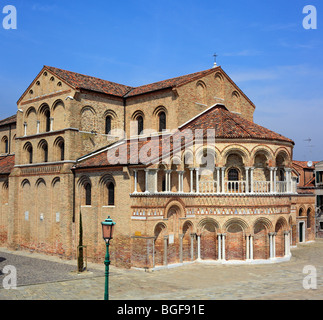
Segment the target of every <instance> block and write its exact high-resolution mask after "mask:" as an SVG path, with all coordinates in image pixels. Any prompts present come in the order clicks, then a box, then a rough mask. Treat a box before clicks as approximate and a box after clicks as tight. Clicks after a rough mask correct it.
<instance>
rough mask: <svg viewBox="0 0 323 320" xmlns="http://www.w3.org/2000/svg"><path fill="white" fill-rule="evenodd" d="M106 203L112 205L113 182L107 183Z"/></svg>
mask: <svg viewBox="0 0 323 320" xmlns="http://www.w3.org/2000/svg"><path fill="white" fill-rule="evenodd" d="M108 205H109V206H114V183H113V182H110V183H109V185H108Z"/></svg>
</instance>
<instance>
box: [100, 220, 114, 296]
mask: <svg viewBox="0 0 323 320" xmlns="http://www.w3.org/2000/svg"><path fill="white" fill-rule="evenodd" d="M101 224H102V234H103V239H104V241H105V243H106V247H107V250H106V255H105V260H104V264H105V291H104V300H109V266H110V254H109V245H110V240H111V239H112V238H113V227H114V225H115V224H116V223H115V222H113V221H112V219H111V218H110V216H109V217H108V219H105V220H104V221H103V222H101Z"/></svg>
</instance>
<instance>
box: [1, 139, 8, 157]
mask: <svg viewBox="0 0 323 320" xmlns="http://www.w3.org/2000/svg"><path fill="white" fill-rule="evenodd" d="M1 149H2V150H1V152H3V153H9V140H8V138H7V137H6V136H5V137H3V139H2V148H1Z"/></svg>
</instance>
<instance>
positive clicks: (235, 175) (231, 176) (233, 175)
mask: <svg viewBox="0 0 323 320" xmlns="http://www.w3.org/2000/svg"><path fill="white" fill-rule="evenodd" d="M228 180H229V181H239V171H238V170H237V169H230V170H229V172H228ZM228 187H229V188H228V189H229V190H230V191H231V190H235V191H238V189H239V186H238V183H230V184H229V185H228Z"/></svg>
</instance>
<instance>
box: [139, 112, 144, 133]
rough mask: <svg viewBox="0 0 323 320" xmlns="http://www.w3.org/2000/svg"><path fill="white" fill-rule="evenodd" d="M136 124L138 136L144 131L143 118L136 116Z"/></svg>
mask: <svg viewBox="0 0 323 320" xmlns="http://www.w3.org/2000/svg"><path fill="white" fill-rule="evenodd" d="M137 123H138V135H140V134H142V132H143V131H144V118H143V117H142V116H138V117H137Z"/></svg>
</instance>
